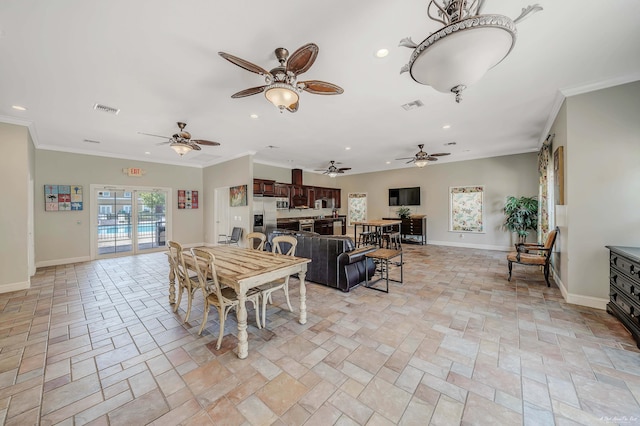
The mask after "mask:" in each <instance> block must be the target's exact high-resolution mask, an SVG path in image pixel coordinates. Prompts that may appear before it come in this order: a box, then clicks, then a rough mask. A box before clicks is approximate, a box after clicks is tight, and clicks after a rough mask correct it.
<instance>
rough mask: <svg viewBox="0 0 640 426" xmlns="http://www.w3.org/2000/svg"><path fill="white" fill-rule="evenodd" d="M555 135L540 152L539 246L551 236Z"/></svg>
mask: <svg viewBox="0 0 640 426" xmlns="http://www.w3.org/2000/svg"><path fill="white" fill-rule="evenodd" d="M552 140H553V135H549V136H547V139H546V140H545V141H544V142H543V143H542V148H540V151H539V152H538V174H539V178H540V184H539V188H538V203H539V205H538V244H542V243H543V241H546V238H547V235H548V234H549V221H550V206H549V172H550V170H549V158H550V157H551V142H552Z"/></svg>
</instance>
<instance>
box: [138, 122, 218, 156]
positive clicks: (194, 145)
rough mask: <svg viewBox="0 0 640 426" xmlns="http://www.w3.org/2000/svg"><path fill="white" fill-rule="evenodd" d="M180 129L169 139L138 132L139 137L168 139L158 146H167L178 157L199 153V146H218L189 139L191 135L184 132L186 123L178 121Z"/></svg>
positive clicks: (202, 140)
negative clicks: (194, 152) (189, 153)
mask: <svg viewBox="0 0 640 426" xmlns="http://www.w3.org/2000/svg"><path fill="white" fill-rule="evenodd" d="M176 124H177V125H178V127H179V128H180V131H179V132H178V133H174V134H173V135H172V136H171V137H169V136H161V135H154V134H152V133H143V132H138V133H139V134H141V135H147V136H154V137H156V138H164V139H168V141H166V142H162V143H160V144H159V145H164V144H169V146H170V147H171V148H172V149H173V150H174V151H175V152H176V153H177V154H178V155H179V156H180V157H182V156H183V155H185V154H186V153H188V152H190V151H201V150H202V148H200V145H208V146H219V145H220V144H219V143H218V142H213V141H207V140H204V139H191V133H189V132H187V131H186V130H184V128H185V127H187V123H184V122H182V121H178V122H177V123H176Z"/></svg>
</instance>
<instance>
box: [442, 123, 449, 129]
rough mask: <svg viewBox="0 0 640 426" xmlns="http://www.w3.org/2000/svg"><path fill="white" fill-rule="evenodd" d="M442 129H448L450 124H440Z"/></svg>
mask: <svg viewBox="0 0 640 426" xmlns="http://www.w3.org/2000/svg"><path fill="white" fill-rule="evenodd" d="M442 128H443V129H450V128H451V124H445V125H444V126H442Z"/></svg>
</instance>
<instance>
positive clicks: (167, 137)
mask: <svg viewBox="0 0 640 426" xmlns="http://www.w3.org/2000/svg"><path fill="white" fill-rule="evenodd" d="M138 134H139V135H147V136H154V137H156V138H164V139H171V136H160V135H154V134H152V133H143V132H138Z"/></svg>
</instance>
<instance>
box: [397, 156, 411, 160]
mask: <svg viewBox="0 0 640 426" xmlns="http://www.w3.org/2000/svg"><path fill="white" fill-rule="evenodd" d="M396 160H415V157H403V158H396Z"/></svg>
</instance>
